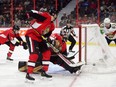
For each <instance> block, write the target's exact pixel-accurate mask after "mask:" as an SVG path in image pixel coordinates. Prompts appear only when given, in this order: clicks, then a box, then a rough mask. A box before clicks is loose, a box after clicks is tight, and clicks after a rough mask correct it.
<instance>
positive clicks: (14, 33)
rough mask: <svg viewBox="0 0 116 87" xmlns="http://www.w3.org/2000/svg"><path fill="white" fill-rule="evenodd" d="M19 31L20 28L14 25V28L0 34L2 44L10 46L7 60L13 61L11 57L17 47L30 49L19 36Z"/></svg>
mask: <svg viewBox="0 0 116 87" xmlns="http://www.w3.org/2000/svg"><path fill="white" fill-rule="evenodd" d="M19 30H20V28H19V27H18V26H17V25H14V26H13V28H11V29H8V30H6V31H4V32H2V33H0V44H1V45H2V44H6V45H8V46H9V51H8V53H7V60H10V61H13V59H11V56H12V53H13V51H14V49H15V46H19V45H22V46H23V48H24V49H27V48H28V47H27V44H26V42H24V41H23V39H22V38H21V37H20V36H19Z"/></svg>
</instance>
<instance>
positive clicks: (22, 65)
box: [18, 61, 42, 73]
mask: <svg viewBox="0 0 116 87" xmlns="http://www.w3.org/2000/svg"><path fill="white" fill-rule="evenodd" d="M41 69H42V65H41V64H40V63H39V62H37V63H36V65H35V67H34V70H33V73H39V70H41ZM18 70H19V71H20V72H26V71H27V62H26V61H19V63H18Z"/></svg>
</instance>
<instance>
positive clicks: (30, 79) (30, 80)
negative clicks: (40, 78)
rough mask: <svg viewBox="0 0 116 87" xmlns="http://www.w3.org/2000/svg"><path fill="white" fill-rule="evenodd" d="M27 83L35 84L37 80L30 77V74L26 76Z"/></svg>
mask: <svg viewBox="0 0 116 87" xmlns="http://www.w3.org/2000/svg"><path fill="white" fill-rule="evenodd" d="M25 78H26V82H29V83H33V82H34V81H35V79H34V78H33V77H32V76H30V75H29V73H27V74H26V77H25Z"/></svg>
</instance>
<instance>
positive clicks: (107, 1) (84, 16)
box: [59, 0, 116, 27]
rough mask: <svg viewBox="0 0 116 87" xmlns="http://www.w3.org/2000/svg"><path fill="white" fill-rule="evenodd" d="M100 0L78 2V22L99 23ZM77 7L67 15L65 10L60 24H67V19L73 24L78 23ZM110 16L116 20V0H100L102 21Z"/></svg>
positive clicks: (112, 19)
mask: <svg viewBox="0 0 116 87" xmlns="http://www.w3.org/2000/svg"><path fill="white" fill-rule="evenodd" d="M97 6H98V0H80V1H79V4H78V9H79V10H78V23H80V24H90V23H98V18H97V17H98V9H97ZM76 12H77V8H76V7H75V8H74V10H73V11H72V12H71V13H70V14H69V15H67V14H66V13H65V12H64V13H63V15H62V17H61V21H60V23H59V26H60V27H62V26H64V25H66V22H67V20H70V21H71V24H72V25H73V26H75V25H76V22H77V21H76V19H77V18H76V17H77V16H76V15H77V13H76ZM106 17H109V18H110V19H111V21H112V22H116V2H115V0H100V22H103V20H104V18H106Z"/></svg>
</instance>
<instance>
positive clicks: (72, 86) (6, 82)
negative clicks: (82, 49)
mask: <svg viewBox="0 0 116 87" xmlns="http://www.w3.org/2000/svg"><path fill="white" fill-rule="evenodd" d="M92 48H93V47H92ZM92 48H91V47H90V48H88V49H92ZM110 48H111V51H112V52H113V54H114V55H115V52H116V47H110ZM74 50H77V48H75V49H74ZM7 51H8V46H6V45H1V46H0V53H1V55H0V87H116V72H110V73H96V74H95V73H86V72H82V73H81V74H80V75H79V76H77V75H75V74H70V73H69V72H68V71H65V70H64V69H63V68H62V67H59V66H57V65H53V64H52V63H51V64H50V67H49V71H48V73H50V74H51V75H53V79H52V81H49V80H46V79H45V80H41V79H40V75H39V74H33V77H35V79H36V81H35V82H34V83H33V84H30V83H25V73H24V72H19V71H18V61H20V60H28V55H29V53H28V50H24V49H23V48H22V47H21V46H19V47H16V49H15V51H14V53H13V55H12V58H13V59H14V61H13V62H8V61H6V54H7ZM88 54H91V51H89V53H88ZM76 58H77V57H76ZM76 60H77V59H75V61H76Z"/></svg>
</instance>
